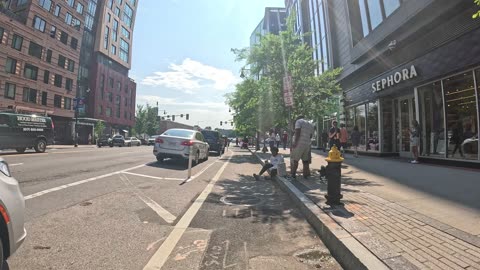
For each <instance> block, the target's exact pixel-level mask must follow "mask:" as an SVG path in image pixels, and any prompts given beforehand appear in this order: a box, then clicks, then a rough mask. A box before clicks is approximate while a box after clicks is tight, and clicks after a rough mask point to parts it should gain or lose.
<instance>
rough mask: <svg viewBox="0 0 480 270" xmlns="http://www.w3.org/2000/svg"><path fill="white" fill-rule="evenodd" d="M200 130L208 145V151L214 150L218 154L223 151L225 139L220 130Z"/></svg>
mask: <svg viewBox="0 0 480 270" xmlns="http://www.w3.org/2000/svg"><path fill="white" fill-rule="evenodd" d="M201 132H202V134H203V137H205V141H206V142H207V143H208V145H209V146H210V151H215V152H217V154H218V155H221V154H222V153H224V152H225V140H224V139H223V138H222V135H221V134H220V132H218V131H214V130H202V131H201Z"/></svg>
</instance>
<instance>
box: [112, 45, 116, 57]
mask: <svg viewBox="0 0 480 270" xmlns="http://www.w3.org/2000/svg"><path fill="white" fill-rule="evenodd" d="M112 54H113V55H115V54H117V47H115V45H112Z"/></svg>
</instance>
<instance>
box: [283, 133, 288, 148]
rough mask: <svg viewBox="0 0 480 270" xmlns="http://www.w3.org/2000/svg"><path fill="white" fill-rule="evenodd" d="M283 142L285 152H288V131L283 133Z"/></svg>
mask: <svg viewBox="0 0 480 270" xmlns="http://www.w3.org/2000/svg"><path fill="white" fill-rule="evenodd" d="M282 141H283V150H287V142H288V133H287V131H286V130H285V131H283V136H282Z"/></svg>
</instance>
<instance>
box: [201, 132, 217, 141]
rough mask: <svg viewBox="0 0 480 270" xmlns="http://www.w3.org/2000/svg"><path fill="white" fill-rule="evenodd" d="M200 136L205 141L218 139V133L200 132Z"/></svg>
mask: <svg viewBox="0 0 480 270" xmlns="http://www.w3.org/2000/svg"><path fill="white" fill-rule="evenodd" d="M202 134H203V136H204V137H205V139H207V140H217V139H218V138H219V134H218V132H215V131H202Z"/></svg>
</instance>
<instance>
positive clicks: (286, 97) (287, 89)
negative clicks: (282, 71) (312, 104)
mask: <svg viewBox="0 0 480 270" xmlns="http://www.w3.org/2000/svg"><path fill="white" fill-rule="evenodd" d="M283 101H284V102H285V106H287V107H293V105H294V102H293V86H292V76H290V75H288V76H285V77H283Z"/></svg>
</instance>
